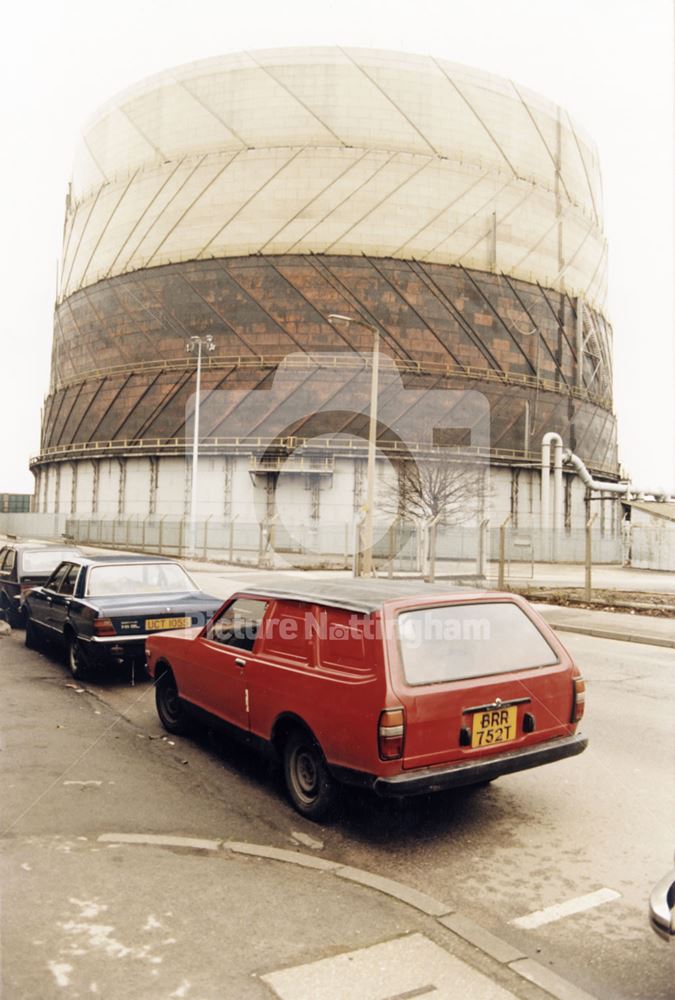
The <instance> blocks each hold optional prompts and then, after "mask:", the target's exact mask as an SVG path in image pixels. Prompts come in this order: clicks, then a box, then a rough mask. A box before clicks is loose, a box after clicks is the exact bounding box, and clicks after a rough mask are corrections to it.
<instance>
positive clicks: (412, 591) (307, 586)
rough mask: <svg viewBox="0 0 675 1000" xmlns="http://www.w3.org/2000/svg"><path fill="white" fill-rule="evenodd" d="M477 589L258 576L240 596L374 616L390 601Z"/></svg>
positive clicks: (405, 582)
mask: <svg viewBox="0 0 675 1000" xmlns="http://www.w3.org/2000/svg"><path fill="white" fill-rule="evenodd" d="M481 592H484V591H479V590H477V589H476V588H474V587H461V586H459V585H458V584H455V583H452V582H450V581H448V582H445V583H425V582H424V581H422V580H381V579H378V580H363V579H358V580H355V579H351V578H350V579H328V580H316V579H314V580H312V579H309V580H307V579H301V578H298V577H293V578H291V579H288V578H285V579H284V578H283V577H280V576H279V575H275V574H269V575H265V576H261V577H258V578H257V579H256V582H255V586H253V587H240V588H239V593H242V594H243V593H246V594H256V595H258V596H260V597H278V598H288V599H290V600H298V601H311V602H312V603H314V604H323V605H326V606H329V607H338V608H345V609H346V610H348V611H358V612H362V613H364V614H371V613H372V612H373V611H377V610H378V609H379V608H381V607H382V605H383V604H384V603H385V602H386V601H395V600H400V599H401V598H402V597H420V598H422V599H424V598H425V597H440V596H441V595H444V596H446V597H448V598H456V597H461V596H462V595H467V594H478V593H481Z"/></svg>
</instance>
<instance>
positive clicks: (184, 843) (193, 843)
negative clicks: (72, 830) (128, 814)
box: [98, 833, 222, 851]
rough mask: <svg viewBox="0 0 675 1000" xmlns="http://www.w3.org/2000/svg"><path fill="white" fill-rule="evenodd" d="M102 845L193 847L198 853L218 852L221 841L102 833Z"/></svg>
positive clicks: (153, 834) (158, 835)
mask: <svg viewBox="0 0 675 1000" xmlns="http://www.w3.org/2000/svg"><path fill="white" fill-rule="evenodd" d="M98 841H99V843H102V844H151V845H153V846H155V847H191V848H193V849H195V850H198V851H217V850H218V848H219V847H220V845H221V843H222V841H221V840H203V839H201V838H200V837H169V836H164V835H163V834H155V833H102V834H101V836H100V837H99V838H98Z"/></svg>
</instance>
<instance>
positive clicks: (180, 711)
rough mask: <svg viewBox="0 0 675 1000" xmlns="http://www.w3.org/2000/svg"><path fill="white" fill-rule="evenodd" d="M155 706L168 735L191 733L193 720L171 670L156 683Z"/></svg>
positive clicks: (164, 673)
mask: <svg viewBox="0 0 675 1000" xmlns="http://www.w3.org/2000/svg"><path fill="white" fill-rule="evenodd" d="M155 705H156V707H157V715H158V716H159V721H160V722H161V723H162V725H163V726H164V728H165V729H166V731H167V732H168V733H172V734H173V735H175V736H187V735H188V734H189V733H190V732H191V730H192V720H191V719H190V716H189V714H188V711H187V709H186V707H185V703H184V701H183V699H182V698H181V697H180V695H179V694H178V685H177V684H176V678H175V677H174V676H173V673H172V672H171V671H170V670H164V672H163V673H161V674H160V675H159V677H158V678H157V680H156V681H155Z"/></svg>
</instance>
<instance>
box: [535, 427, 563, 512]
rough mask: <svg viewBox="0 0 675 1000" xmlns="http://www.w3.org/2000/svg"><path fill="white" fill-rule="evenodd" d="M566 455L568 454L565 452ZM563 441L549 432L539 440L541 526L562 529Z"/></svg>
mask: <svg viewBox="0 0 675 1000" xmlns="http://www.w3.org/2000/svg"><path fill="white" fill-rule="evenodd" d="M552 443H553V445H554V448H553V524H552V525H551V523H549V518H550V496H551V484H550V478H549V477H550V474H551V444H552ZM566 454H569V452H567V453H566ZM562 467H563V440H562V438H561V437H560V435H559V434H557V433H556V432H555V431H549V432H548V433H547V434H544V436H543V438H542V439H541V526H542V528H543V529H544V530H545V529H546V528H550V527H553V528H555V529H556V530H560V529H561V528H562V516H561V515H562V491H563V474H562Z"/></svg>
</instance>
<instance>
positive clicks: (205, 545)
mask: <svg viewBox="0 0 675 1000" xmlns="http://www.w3.org/2000/svg"><path fill="white" fill-rule="evenodd" d="M212 517H213V514H209V516H208V517H207V518H206V520H205V521H204V562H206V556H207V552H208V546H207V539H208V536H209V521H210V520H211V518H212Z"/></svg>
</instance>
